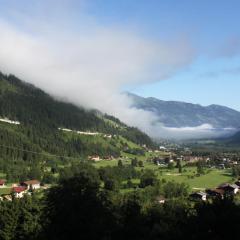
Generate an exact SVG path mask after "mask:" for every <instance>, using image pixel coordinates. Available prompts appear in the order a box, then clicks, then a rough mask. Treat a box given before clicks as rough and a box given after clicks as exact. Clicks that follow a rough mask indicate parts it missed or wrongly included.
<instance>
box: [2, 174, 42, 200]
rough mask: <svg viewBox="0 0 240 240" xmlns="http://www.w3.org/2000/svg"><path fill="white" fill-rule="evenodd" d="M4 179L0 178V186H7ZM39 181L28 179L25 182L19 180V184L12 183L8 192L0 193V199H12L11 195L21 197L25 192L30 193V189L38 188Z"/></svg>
mask: <svg viewBox="0 0 240 240" xmlns="http://www.w3.org/2000/svg"><path fill="white" fill-rule="evenodd" d="M5 184H6V181H5V180H4V179H0V188H7V187H6V185H5ZM40 188H41V183H40V182H39V181H38V180H29V181H25V182H21V183H20V184H13V185H12V188H11V189H10V193H8V194H2V195H1V196H0V200H3V199H6V200H10V201H11V200H12V197H13V196H14V197H15V198H22V197H24V195H25V194H31V193H32V191H34V190H37V189H40Z"/></svg>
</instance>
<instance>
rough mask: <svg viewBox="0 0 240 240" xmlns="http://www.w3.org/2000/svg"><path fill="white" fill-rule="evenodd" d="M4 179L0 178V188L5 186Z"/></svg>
mask: <svg viewBox="0 0 240 240" xmlns="http://www.w3.org/2000/svg"><path fill="white" fill-rule="evenodd" d="M5 183H6V180H4V179H0V188H1V187H5Z"/></svg>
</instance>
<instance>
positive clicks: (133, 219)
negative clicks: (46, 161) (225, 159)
mask: <svg viewBox="0 0 240 240" xmlns="http://www.w3.org/2000/svg"><path fill="white" fill-rule="evenodd" d="M119 167H120V168H121V166H119ZM106 171H111V170H106ZM113 171H115V170H113ZM123 172H125V170H122V173H123ZM127 172H128V173H129V170H127ZM109 173H110V172H109ZM109 173H107V172H105V173H104V172H101V171H98V170H96V169H95V168H94V167H92V166H90V165H87V164H81V165H79V166H75V167H74V168H72V169H66V170H65V173H64V174H63V175H62V176H61V179H60V181H59V184H58V185H57V186H55V187H52V188H51V189H49V190H47V192H45V194H44V196H41V195H39V194H38V193H33V195H32V196H31V197H29V196H25V197H24V198H22V199H13V201H12V202H10V201H2V202H0V239H4V240H19V239H24V240H27V239H29V240H30V239H31V240H43V239H51V240H54V239H58V240H61V239H64V240H65V239H109V240H111V239H113V240H115V239H116V240H118V239H119V240H122V239H136V240H137V239H138V240H145V239H146V240H157V239H164V240H165V239H166V240H167V239H168V240H175V239H194V240H195V239H196V240H198V239H199V240H200V239H219V240H220V239H232V238H235V237H236V236H237V233H238V229H239V227H240V224H239V221H238V220H239V217H240V207H239V205H237V204H235V203H234V201H233V199H232V198H231V197H228V196H225V198H224V199H217V198H216V199H213V200H212V201H207V202H205V203H203V202H199V203H191V202H189V201H188V199H187V198H186V196H185V194H184V188H182V187H180V188H178V189H176V186H175V185H177V184H176V183H175V184H174V183H171V184H172V185H171V186H167V188H166V189H168V191H169V194H170V193H172V194H173V195H172V196H171V197H169V200H168V201H167V202H166V203H165V204H160V203H159V202H157V201H156V200H155V196H157V195H158V194H159V192H158V190H156V189H161V188H163V189H164V188H165V187H164V186H165V184H168V183H161V182H157V181H156V182H151V183H150V182H149V181H147V182H148V184H147V185H145V186H144V188H143V189H138V190H136V191H134V192H130V193H125V194H121V193H120V192H118V191H116V189H114V190H109V188H108V187H105V186H107V182H105V184H104V186H103V185H102V184H101V179H102V178H103V177H104V178H106V177H107V176H108V174H109ZM121 175H122V174H119V177H120V176H121ZM123 175H124V174H123ZM123 175H122V176H123ZM152 178H153V176H150V175H148V177H146V176H145V177H143V181H145V183H146V179H152ZM162 185H163V186H162ZM174 189H176V191H175V190H174ZM181 193H182V194H181Z"/></svg>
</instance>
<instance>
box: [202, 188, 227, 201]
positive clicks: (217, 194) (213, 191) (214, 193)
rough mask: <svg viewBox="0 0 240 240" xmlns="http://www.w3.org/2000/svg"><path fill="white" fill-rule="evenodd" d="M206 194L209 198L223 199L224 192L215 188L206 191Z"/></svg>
mask: <svg viewBox="0 0 240 240" xmlns="http://www.w3.org/2000/svg"><path fill="white" fill-rule="evenodd" d="M206 193H207V195H208V196H209V197H213V198H221V199H223V197H224V194H225V191H224V190H223V189H219V188H216V189H207V190H206Z"/></svg>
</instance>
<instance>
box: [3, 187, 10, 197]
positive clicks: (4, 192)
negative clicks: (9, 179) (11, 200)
mask: <svg viewBox="0 0 240 240" xmlns="http://www.w3.org/2000/svg"><path fill="white" fill-rule="evenodd" d="M11 191H12V188H0V196H1V195H4V194H10V193H11Z"/></svg>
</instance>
